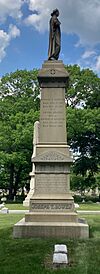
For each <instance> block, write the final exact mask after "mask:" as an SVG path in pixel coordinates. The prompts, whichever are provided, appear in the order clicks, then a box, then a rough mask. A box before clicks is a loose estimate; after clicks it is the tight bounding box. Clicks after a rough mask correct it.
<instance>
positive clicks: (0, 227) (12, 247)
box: [0, 214, 100, 274]
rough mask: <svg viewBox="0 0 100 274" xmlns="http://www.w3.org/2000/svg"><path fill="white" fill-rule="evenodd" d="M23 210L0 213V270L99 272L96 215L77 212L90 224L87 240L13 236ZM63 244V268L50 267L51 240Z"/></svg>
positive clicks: (37, 273)
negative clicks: (65, 258) (65, 256)
mask: <svg viewBox="0 0 100 274" xmlns="http://www.w3.org/2000/svg"><path fill="white" fill-rule="evenodd" d="M23 216H24V214H23V215H22V214H21V215H16V214H0V274H13V273H14V274H20V273H21V274H30V273H31V274H33V273H34V274H40V273H41V274H56V273H57V274H62V273H67V274H95V273H96V274H99V273H100V215H96V214H94V215H89V216H88V215H84V216H83V215H81V216H82V217H84V218H85V219H86V220H87V221H88V224H89V226H90V238H89V239H88V240H76V239H75V240H68V239H36V238H31V239H13V235H12V231H13V225H14V224H15V223H16V222H18V221H19V220H20V219H21V218H22V217H23ZM57 243H58V244H66V245H67V247H68V258H69V264H68V266H67V269H66V268H65V269H53V265H52V257H53V249H54V245H55V244H57Z"/></svg>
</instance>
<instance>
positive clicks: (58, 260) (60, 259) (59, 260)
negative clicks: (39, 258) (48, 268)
mask: <svg viewBox="0 0 100 274" xmlns="http://www.w3.org/2000/svg"><path fill="white" fill-rule="evenodd" d="M53 264H68V257H67V254H63V253H54V255H53Z"/></svg>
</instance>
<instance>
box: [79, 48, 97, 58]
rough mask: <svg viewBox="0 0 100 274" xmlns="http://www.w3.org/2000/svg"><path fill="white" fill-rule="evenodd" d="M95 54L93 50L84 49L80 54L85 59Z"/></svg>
mask: <svg viewBox="0 0 100 274" xmlns="http://www.w3.org/2000/svg"><path fill="white" fill-rule="evenodd" d="M94 55H96V52H95V51H94V50H86V51H85V52H84V53H83V55H82V58H83V59H87V58H90V57H92V56H94Z"/></svg>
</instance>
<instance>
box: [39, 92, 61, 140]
mask: <svg viewBox="0 0 100 274" xmlns="http://www.w3.org/2000/svg"><path fill="white" fill-rule="evenodd" d="M50 141H52V142H57V141H58V142H66V113H65V96H64V90H63V89H56V88H55V89H44V90H42V92H41V106H40V142H50Z"/></svg>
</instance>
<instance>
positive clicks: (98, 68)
mask: <svg viewBox="0 0 100 274" xmlns="http://www.w3.org/2000/svg"><path fill="white" fill-rule="evenodd" d="M95 70H96V71H97V72H99V73H100V55H99V56H98V57H97V60H96V64H95Z"/></svg>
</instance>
